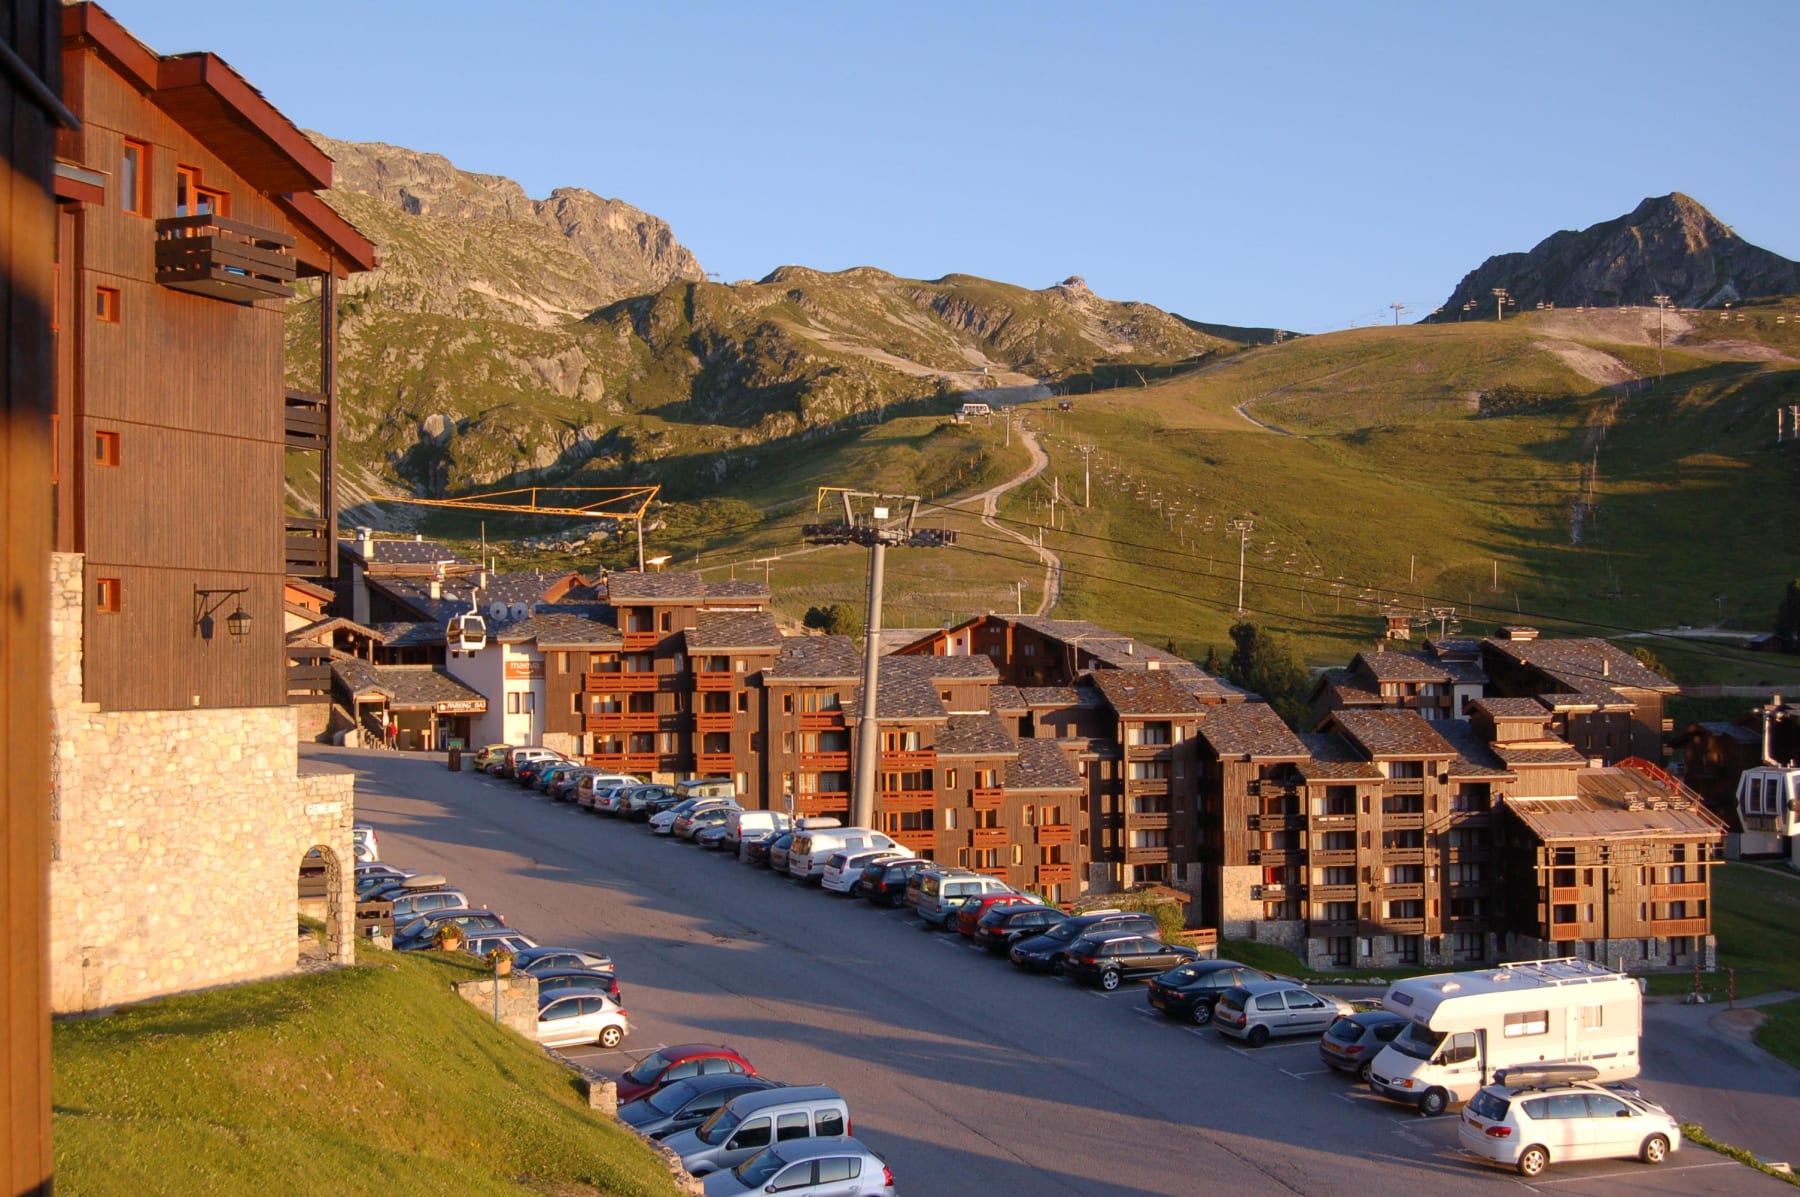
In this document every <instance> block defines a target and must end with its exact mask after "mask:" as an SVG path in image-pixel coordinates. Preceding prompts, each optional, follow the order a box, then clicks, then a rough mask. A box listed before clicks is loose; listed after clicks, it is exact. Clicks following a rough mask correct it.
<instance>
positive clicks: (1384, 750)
mask: <svg viewBox="0 0 1800 1197" xmlns="http://www.w3.org/2000/svg"><path fill="white" fill-rule="evenodd" d="M1331 719H1332V721H1333V722H1334V723H1336V724H1337V725H1338V726H1339V727H1340V728H1342V729H1343V730H1344V733H1345V734H1346V735H1348V736H1349V737H1350V738H1351V739H1353V740H1355V741H1356V742H1357V743H1358V744H1360V745H1361V746H1362V747H1363V748H1364V749H1366V750H1367V751H1368V752H1369V754H1370V755H1371V756H1372V757H1374V758H1375V759H1377V760H1380V759H1382V758H1384V757H1387V758H1395V757H1432V758H1443V759H1448V758H1450V757H1453V756H1455V755H1456V749H1454V748H1452V747H1451V746H1450V743H1449V741H1447V740H1445V739H1444V737H1442V736H1440V735H1438V734H1437V733H1436V732H1435V731H1433V730H1432V729H1431V724H1430V723H1427V722H1426V721H1425V719H1424V717H1422V716H1421V715H1420V714H1419V713H1418V712H1417V711H1391V710H1378V711H1362V710H1342V711H1333V712H1332V713H1331Z"/></svg>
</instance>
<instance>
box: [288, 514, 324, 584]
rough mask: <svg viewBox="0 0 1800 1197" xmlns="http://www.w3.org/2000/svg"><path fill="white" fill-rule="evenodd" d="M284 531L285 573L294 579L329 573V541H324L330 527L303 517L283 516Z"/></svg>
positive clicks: (319, 521)
mask: <svg viewBox="0 0 1800 1197" xmlns="http://www.w3.org/2000/svg"><path fill="white" fill-rule="evenodd" d="M283 522H284V524H285V525H286V528H287V572H288V574H289V575H290V576H291V577H296V578H317V577H321V576H322V575H324V574H325V573H327V572H329V571H330V568H331V542H330V541H329V540H327V539H326V537H327V535H328V534H329V532H330V530H331V524H330V523H329V522H327V521H325V520H315V519H307V518H305V517H303V516H298V515H290V516H287V517H285V519H284V521H283Z"/></svg>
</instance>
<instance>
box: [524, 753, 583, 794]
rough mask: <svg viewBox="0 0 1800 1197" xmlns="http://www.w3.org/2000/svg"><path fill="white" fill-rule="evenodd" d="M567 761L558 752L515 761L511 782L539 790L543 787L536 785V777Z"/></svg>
mask: <svg viewBox="0 0 1800 1197" xmlns="http://www.w3.org/2000/svg"><path fill="white" fill-rule="evenodd" d="M546 751H548V750H546ZM568 759H569V758H568V757H566V756H564V755H563V754H562V753H560V752H550V753H549V755H548V756H540V757H532V758H531V759H529V760H518V761H515V762H514V764H513V780H514V781H516V782H518V783H519V784H520V785H521V786H529V787H533V788H537V789H541V788H543V787H541V786H538V785H537V779H538V775H539V774H540V773H542V772H543V771H544V770H546V769H550V768H554V767H555V766H557V765H561V764H564V763H565V762H567V761H568Z"/></svg>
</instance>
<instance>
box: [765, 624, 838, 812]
mask: <svg viewBox="0 0 1800 1197" xmlns="http://www.w3.org/2000/svg"><path fill="white" fill-rule="evenodd" d="M862 671H863V660H862V653H861V652H859V651H858V650H857V647H856V645H855V643H854V642H852V641H851V640H850V638H849V637H848V636H789V637H787V638H786V639H784V640H783V641H782V644H781V650H780V651H779V652H778V653H777V654H776V655H775V659H774V660H773V661H772V662H770V663H769V664H768V665H767V666H765V667H764V668H763V670H762V672H761V674H760V675H758V676H757V677H755V678H752V679H751V685H752V687H753V691H752V693H751V696H750V703H751V707H752V709H753V710H756V709H758V707H760V716H759V722H760V727H761V736H762V740H761V743H760V745H756V746H755V748H756V752H757V755H758V758H759V760H760V766H761V779H760V782H759V783H758V784H757V788H756V792H755V793H754V794H752V795H748V796H747V800H746V801H745V803H744V804H745V805H746V806H750V805H755V806H757V807H759V808H763V809H768V810H786V809H788V808H789V805H788V797H789V796H790V795H791V796H792V798H793V804H792V809H793V812H794V814H795V815H796V816H798V817H800V818H808V817H812V816H821V817H825V816H829V817H831V818H835V819H841V820H843V821H844V822H845V823H848V822H849V821H850V792H851V787H852V785H853V784H854V779H855V771H856V763H855V762H856V757H855V753H854V745H853V744H852V743H851V737H850V724H849V723H848V721H847V720H846V717H845V716H846V704H847V703H848V701H849V698H850V695H851V694H852V692H853V691H857V690H859V688H860V686H861V682H862Z"/></svg>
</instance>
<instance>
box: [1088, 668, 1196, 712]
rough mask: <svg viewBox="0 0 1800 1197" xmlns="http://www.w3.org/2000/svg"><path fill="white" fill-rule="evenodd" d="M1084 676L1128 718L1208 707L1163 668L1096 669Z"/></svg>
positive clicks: (1194, 710) (1115, 708) (1112, 705)
mask: <svg viewBox="0 0 1800 1197" xmlns="http://www.w3.org/2000/svg"><path fill="white" fill-rule="evenodd" d="M1082 676H1083V680H1085V681H1089V682H1092V683H1093V686H1094V688H1095V689H1097V690H1099V691H1100V694H1101V696H1102V697H1103V698H1105V699H1106V701H1107V703H1108V704H1109V705H1110V706H1111V707H1112V708H1113V710H1114V711H1117V712H1118V713H1119V714H1120V715H1121V716H1123V717H1125V718H1131V719H1136V718H1144V717H1147V716H1155V715H1191V714H1195V713H1197V712H1199V711H1201V710H1202V709H1205V708H1204V705H1203V704H1202V703H1201V702H1200V700H1199V699H1198V698H1195V697H1194V695H1193V694H1192V693H1190V692H1189V691H1188V690H1187V689H1186V688H1185V687H1183V686H1182V685H1181V684H1180V682H1178V681H1177V680H1176V679H1175V678H1173V677H1170V676H1169V675H1168V674H1166V673H1164V672H1162V671H1161V670H1155V671H1144V672H1139V671H1138V670H1135V669H1134V670H1125V669H1095V670H1093V671H1091V672H1089V673H1086V674H1083V675H1082Z"/></svg>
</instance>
